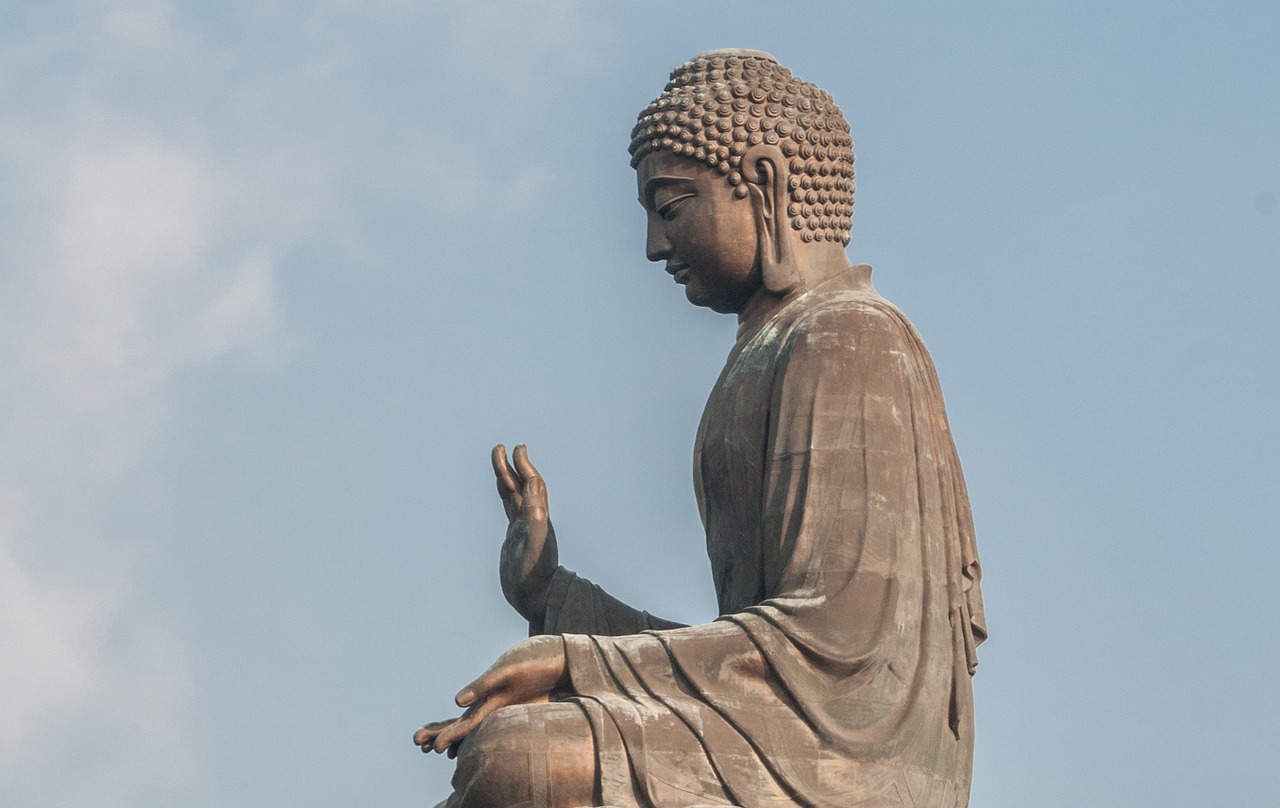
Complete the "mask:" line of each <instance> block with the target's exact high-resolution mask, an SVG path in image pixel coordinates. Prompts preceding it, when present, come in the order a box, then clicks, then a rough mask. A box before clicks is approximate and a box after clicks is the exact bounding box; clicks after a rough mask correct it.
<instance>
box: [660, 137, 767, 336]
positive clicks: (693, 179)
mask: <svg viewBox="0 0 1280 808" xmlns="http://www.w3.org/2000/svg"><path fill="white" fill-rule="evenodd" d="M636 180H637V183H638V185H639V189H640V204H641V205H643V206H644V209H645V212H646V213H647V214H648V217H649V228H648V238H647V241H646V244H645V255H646V256H647V257H648V259H649V260H650V261H665V262H666V264H667V266H666V269H667V272H669V273H671V275H672V277H674V278H675V281H676V283H679V284H683V285H684V293H685V297H687V298H688V299H689V302H690V303H692V304H694V305H695V306H706V307H707V308H710V309H712V310H714V311H718V312H722V313H726V314H727V313H736V312H739V311H741V310H742V308H743V306H745V305H746V303H747V300H748V299H749V298H750V297H751V295H752V294H753V293H754V292H755V291H756V290H757V289H759V288H760V266H759V261H757V255H758V247H757V245H758V243H759V242H758V238H757V233H756V223H755V215H754V213H753V211H752V207H751V203H750V201H748V199H746V198H739V197H737V196H735V195H734V193H733V187H732V186H730V185H729V182H728V181H727V180H726V179H725V176H724V175H723V174H721V173H720V172H719V171H717V170H716V169H714V168H712V167H710V166H708V165H706V164H705V163H700V162H697V161H696V160H692V159H690V158H688V157H681V156H678V155H676V154H673V153H672V152H669V151H665V150H661V151H655V152H651V153H650V154H648V155H645V158H644V159H643V160H641V161H640V164H639V165H637V166H636Z"/></svg>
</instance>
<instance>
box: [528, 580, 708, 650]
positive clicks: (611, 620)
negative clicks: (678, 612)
mask: <svg viewBox="0 0 1280 808" xmlns="http://www.w3.org/2000/svg"><path fill="white" fill-rule="evenodd" d="M681 627H683V624H681V623H675V622H672V621H670V620H664V619H662V618H660V617H654V616H653V615H651V614H649V613H648V612H645V611H642V610H640V609H635V608H633V607H631V606H628V605H627V604H625V603H623V602H622V601H620V600H618V599H617V598H615V597H613V596H612V595H610V594H609V593H608V592H605V591H604V590H603V589H601V588H600V587H599V586H596V585H595V584H593V583H591V581H589V580H587V579H586V578H582V577H580V576H578V575H577V574H575V573H574V572H572V571H571V570H567V569H565V568H564V567H560V568H559V569H557V570H556V572H555V574H554V575H553V576H552V578H551V586H550V588H549V591H548V593H547V608H546V613H545V615H544V617H543V619H542V620H541V621H533V620H531V621H529V634H530V636H533V635H536V634H595V635H599V636H619V635H623V634H638V633H640V632H642V631H650V630H659V631H661V630H666V629H673V628H681Z"/></svg>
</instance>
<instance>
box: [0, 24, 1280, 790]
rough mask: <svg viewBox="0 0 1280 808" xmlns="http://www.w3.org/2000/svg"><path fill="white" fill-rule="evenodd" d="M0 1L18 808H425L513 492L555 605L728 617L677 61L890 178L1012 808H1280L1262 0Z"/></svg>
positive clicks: (982, 738) (5, 486) (1273, 299)
mask: <svg viewBox="0 0 1280 808" xmlns="http://www.w3.org/2000/svg"><path fill="white" fill-rule="evenodd" d="M778 5H779V4H765V3H713V2H708V3H676V2H652V3H646V4H643V5H642V6H641V5H640V4H621V3H616V4H615V3H588V2H573V0H544V1H543V2H525V1H523V0H496V1H495V2H469V3H464V2H455V1H454V0H436V1H435V2H430V1H425V2H416V3H415V2H408V0H372V2H359V3H358V2H352V1H350V0H347V1H345V2H344V1H343V0H316V2H278V3H271V4H261V3H252V2H205V3H194V2H177V1H176V0H118V1H117V2H106V1H105V0H103V2H88V1H87V0H86V1H85V2H59V1H58V0H51V1H49V2H39V3H36V2H7V3H0V188H3V193H2V194H0V245H3V249H0V369H2V370H3V376H4V379H5V384H4V385H3V388H2V390H3V392H2V393H0V804H3V805H5V806H10V805H12V806H23V808H26V807H27V806H32V807H35V806H59V807H60V806H68V805H74V806H87V807H89V808H98V807H99V806H103V807H106V806H131V808H132V807H135V806H136V807H138V808H149V807H151V806H155V807H156V808H160V807H161V806H164V807H166V808H167V807H168V806H172V805H177V804H183V805H190V806H228V805H235V806H264V807H265V808H285V807H286V806H290V807H291V806H301V805H320V806H346V805H363V804H377V805H414V804H419V805H420V804H434V802H435V800H437V799H439V798H440V797H441V796H442V795H443V794H444V793H445V792H446V790H447V780H448V776H449V768H450V767H449V766H448V764H447V763H446V761H444V760H443V759H441V758H435V757H432V758H424V757H423V756H422V755H421V754H420V753H418V752H417V751H416V749H414V748H413V747H412V746H411V744H410V743H409V736H410V734H411V733H412V730H413V729H414V728H415V727H416V726H417V725H418V724H420V723H421V722H423V721H425V720H428V719H434V718H441V717H446V716H448V715H450V714H451V705H450V696H451V694H452V693H454V692H455V691H456V689H457V688H458V687H459V686H460V685H461V684H463V683H465V682H466V681H467V680H469V679H470V678H471V677H472V676H474V675H475V674H476V673H478V672H479V671H480V670H482V669H483V668H484V667H485V666H486V665H487V664H488V663H489V662H490V661H491V660H492V658H493V657H494V656H495V655H496V654H497V653H498V652H499V651H500V650H501V649H503V648H504V647H506V646H507V645H509V644H510V643H512V642H514V641H515V640H517V639H519V637H520V636H521V635H522V632H523V626H522V625H521V623H520V621H519V620H518V618H516V616H515V615H514V613H512V612H511V611H510V610H509V609H508V608H507V607H506V605H505V603H504V602H503V601H502V597H501V594H500V592H499V589H498V584H497V575H496V567H497V549H498V546H499V544H500V542H501V537H502V533H503V526H504V518H503V514H502V510H501V507H500V505H499V503H498V500H497V497H496V495H495V493H494V490H493V483H492V479H491V476H490V473H489V469H488V460H487V455H488V450H489V448H490V447H491V446H492V444H494V443H496V442H499V441H503V442H506V443H508V444H512V443H515V442H519V441H524V442H527V443H529V445H530V447H531V455H532V457H533V459H534V461H535V462H536V463H538V464H539V467H540V468H541V469H542V471H543V473H544V475H545V476H546V478H547V480H548V483H549V487H550V493H551V507H552V516H553V519H554V520H555V522H556V526H557V531H558V533H559V534H560V536H561V554H562V560H563V561H564V563H565V564H566V565H568V566H570V567H572V568H574V569H575V570H577V571H578V572H581V573H583V574H585V575H588V576H590V577H591V578H593V579H594V580H596V581H597V582H599V583H601V584H603V585H604V586H606V588H608V589H610V591H613V592H614V593H615V594H617V595H619V596H621V597H623V598H624V599H626V600H628V601H630V602H633V603H635V604H636V605H638V606H640V607H642V608H647V609H649V610H650V611H652V612H654V613H657V614H661V615H663V616H667V617H670V618H672V619H679V620H683V621H686V622H693V621H701V620H707V619H710V618H712V617H714V596H713V593H712V589H711V583H710V579H709V575H708V569H707V563H706V560H705V556H704V554H703V550H702V539H701V536H700V530H699V526H698V520H697V514H696V509H695V506H694V502H693V494H692V488H691V481H690V451H691V447H692V441H693V435H694V431H695V428H696V424H697V420H698V417H699V414H700V412H701V407H702V404H703V402H704V400H705V397H706V394H707V392H708V390H709V389H710V387H711V384H712V382H713V381H714V379H715V377H716V375H717V373H718V371H719V369H720V366H721V364H722V362H723V360H724V356H725V354H726V353H727V351H728V348H729V346H730V343H731V341H732V335H733V331H734V324H733V322H732V321H731V319H729V318H725V317H721V316H718V315H714V314H712V313H710V312H707V311H703V310H697V309H694V308H693V307H690V306H688V305H687V304H686V303H685V302H684V301H683V296H682V294H681V292H680V290H679V289H678V288H677V287H675V286H674V285H673V284H671V282H670V278H669V277H668V276H667V275H666V274H665V273H663V272H662V271H661V269H660V268H658V267H657V266H654V265H650V264H648V263H647V262H646V261H645V260H644V257H643V248H642V243H643V219H642V217H641V215H640V210H639V208H638V206H637V205H636V202H635V191H634V178H633V176H632V172H631V170H630V168H629V167H628V162H627V157H626V146H627V143H628V134H629V132H630V128H631V125H632V123H633V121H634V117H635V115H636V113H637V112H638V111H639V110H641V109H642V108H643V107H644V106H645V104H647V103H648V101H649V100H650V99H652V98H653V97H654V96H655V95H656V94H657V93H658V92H659V91H660V90H661V88H662V85H663V84H664V82H665V80H666V76H667V73H668V72H669V71H670V69H671V68H672V67H674V66H675V65H677V64H679V63H680V62H682V61H684V60H685V59H687V58H688V57H690V56H692V55H693V54H695V53H698V52H700V51H702V50H706V49H710V48H716V47H745V48H756V49H761V50H766V51H769V52H771V53H773V54H775V55H776V56H777V57H778V58H779V59H780V60H781V61H782V62H783V63H784V64H786V65H788V66H789V67H790V68H792V70H793V71H794V72H795V73H796V74H797V75H799V76H801V77H802V78H806V79H808V80H811V81H814V82H816V83H817V84H819V85H821V86H822V87H824V88H825V89H827V90H829V91H830V92H831V93H832V94H833V95H834V96H835V98H836V100H837V102H838V103H839V104H840V105H841V107H842V108H843V109H844V111H845V113H846V116H847V117H848V118H849V120H850V123H851V125H852V128H853V135H854V138H855V141H856V147H855V148H856V151H857V154H858V160H857V171H858V195H857V207H856V213H855V217H854V240H853V243H852V245H851V246H850V248H849V255H850V257H851V259H852V260H854V261H855V262H866V263H870V264H872V265H873V266H874V267H875V280H876V283H877V286H878V287H879V289H880V290H881V292H882V293H884V294H885V295H886V296H887V297H889V298H890V299H892V300H894V301H895V302H896V303H898V304H899V305H900V306H901V307H902V308H903V309H904V310H905V311H906V312H907V313H908V315H909V316H910V317H911V318H912V320H913V321H914V322H915V324H916V325H917V327H918V328H919V329H920V331H921V332H922V334H923V335H924V337H925V340H926V341H927V342H928V344H929V346H930V349H931V351H932V353H933V355H934V359H935V361H936V363H937V365H938V367H939V371H940V373H941V376H942V381H943V386H944V390H945V392H946V395H947V401H948V406H949V411H950V416H951V420H952V426H953V430H954V433H955V435H956V439H957V442H958V445H959V448H960V452H961V457H962V458H963V460H964V462H965V468H966V473H967V477H968V481H969V488H970V492H971V495H972V498H973V504H974V511H975V517H976V521H977V527H978V535H979V546H980V550H981V552H982V555H983V561H984V567H985V572H986V579H985V584H984V590H985V593H986V597H987V609H988V618H989V622H990V626H991V630H992V638H991V640H990V642H989V643H987V644H986V645H984V647H983V655H982V664H981V667H980V669H979V673H978V676H977V679H976V688H977V698H978V721H979V726H978V744H977V763H976V768H975V786H974V797H973V804H974V805H975V806H982V808H1004V807H1007V808H1022V807H1023V806H1027V805H1035V806H1039V807H1040V808H1078V807H1079V806H1081V805H1116V806H1133V807H1134V808H1140V807H1142V806H1152V807H1153V808H1154V807H1155V806H1160V808H1181V807H1186V808H1191V807H1192V806H1204V805H1266V804H1270V803H1272V802H1274V800H1275V798H1276V795H1277V794H1278V793H1280V782H1278V778H1277V775H1276V766H1275V764H1274V760H1275V758H1276V756H1277V753H1280V741H1278V740H1277V738H1278V737H1280V734H1278V733H1277V730H1276V726H1277V722H1278V721H1280V699H1278V698H1277V695H1276V692H1277V691H1276V688H1275V686H1274V681H1273V680H1274V670H1275V668H1276V666H1277V663H1278V662H1280V632H1277V631H1276V630H1275V626H1274V615H1275V614H1276V613H1277V612H1280V595H1278V594H1277V591H1276V587H1275V575H1276V571H1277V570H1278V569H1280V550H1278V549H1277V541H1276V540H1277V538H1278V536H1277V527H1276V526H1277V525H1278V524H1280V496H1278V492H1280V460H1278V459H1277V458H1278V457H1280V428H1278V427H1277V423H1276V417H1275V413H1276V412H1277V411H1280V373H1278V371H1280V354H1278V347H1280V326H1277V321H1276V316H1275V311H1276V309H1277V307H1280V280H1278V279H1277V269H1280V159H1277V156H1276V142H1277V135H1278V133H1280V63H1278V62H1277V60H1276V56H1275V42H1276V41H1277V40H1280V11H1277V7H1276V6H1275V5H1274V4H1270V3H1252V4H1250V3H1222V4H1215V5H1213V6H1212V7H1210V6H1209V5H1207V4H1195V3H1179V2H1172V3H1165V4H1158V5H1157V4H1150V3H1144V4H1138V3H1114V2H1113V3H1087V2H1086V3H1080V2H1076V3H1070V4H1068V3H1034V4H1027V3H1007V4H1006V3H973V4H960V3H949V2H948V3H941V2H940V3H930V4H892V5H890V4H883V3H862V2H847V3H846V2H841V3H814V2H796V3H790V4H787V6H786V10H785V11H780V10H779V8H778Z"/></svg>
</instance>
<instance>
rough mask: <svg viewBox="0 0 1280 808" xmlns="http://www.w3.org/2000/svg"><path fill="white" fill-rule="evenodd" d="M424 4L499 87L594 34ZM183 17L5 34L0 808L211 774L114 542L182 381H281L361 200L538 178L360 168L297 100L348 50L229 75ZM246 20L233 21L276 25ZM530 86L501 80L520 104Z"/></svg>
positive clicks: (308, 53)
mask: <svg viewBox="0 0 1280 808" xmlns="http://www.w3.org/2000/svg"><path fill="white" fill-rule="evenodd" d="M429 5H430V6H431V7H432V8H434V9H435V10H436V11H438V13H439V14H440V15H441V19H442V20H447V25H448V27H449V29H450V31H451V35H450V36H449V37H447V39H445V40H442V42H444V41H447V42H448V43H450V44H449V45H448V46H449V47H452V48H455V49H457V51H456V54H457V55H458V56H459V58H464V59H465V60H466V61H468V63H470V64H484V65H487V66H488V69H491V70H493V71H495V72H505V73H507V74H510V75H525V74H527V73H529V71H528V69H527V63H528V62H529V60H536V59H553V58H554V59H561V58H563V56H564V53H565V52H566V51H567V50H568V48H567V46H568V44H569V42H570V41H571V39H572V37H573V31H574V24H573V23H574V19H575V18H577V17H578V16H580V15H581V14H583V13H586V12H585V11H584V8H586V7H585V6H584V5H583V4H581V3H577V2H569V1H568V0H557V2H554V3H550V4H545V3H532V2H524V1H523V0H506V1H505V2H502V3H500V4H490V5H487V4H469V3H462V2H440V3H436V4H429ZM322 6H324V4H319V6H317V8H319V7H322ZM329 6H330V7H331V8H333V9H339V10H340V11H341V12H342V14H349V15H369V14H383V15H388V14H419V15H420V14H422V12H423V4H400V3H396V2H389V3H383V4H381V5H379V6H377V7H376V8H375V9H374V10H366V9H365V8H364V6H363V4H360V5H354V4H343V3H340V2H333V3H330V4H329ZM195 8H196V7H195V6H186V5H184V4H181V3H177V2H171V1H170V0H126V1H125V2H96V1H94V0H86V2H67V3H57V4H50V7H49V8H46V9H43V10H42V9H41V8H36V7H33V8H32V9H31V10H30V11H29V12H27V13H25V14H24V15H23V22H24V28H23V29H22V32H21V33H16V32H14V31H10V32H7V33H0V182H3V183H4V185H5V199H4V200H0V205H3V206H4V207H3V209H0V242H3V243H4V244H5V252H4V254H3V255H0V368H3V371H4V378H5V385H4V390H3V394H2V395H0V716H3V720H0V802H2V801H4V800H5V798H6V796H8V797H10V798H12V797H15V796H21V797H23V798H33V799H35V798H37V796H36V795H38V799H39V801H40V804H47V805H72V804H74V805H83V806H117V805H118V806H124V805H137V804H139V803H140V802H146V801H147V799H150V800H152V801H153V802H154V800H155V799H157V797H156V796H155V795H157V794H164V793H174V794H178V793H187V794H190V793H195V791H196V790H197V788H198V785H199V784H201V783H202V782H203V781H204V780H205V779H206V778H207V777H209V773H207V772H202V771H201V769H200V767H199V766H198V765H196V763H195V760H196V757H197V755H196V754H195V752H194V751H192V750H197V749H198V745H199V742H198V740H193V739H192V738H191V734H190V733H189V732H186V731H185V730H186V729H187V728H188V722H189V721H190V720H191V718H192V716H193V713H194V712H195V711H197V710H198V709H199V706H200V704H199V702H200V681H199V666H198V664H197V663H196V661H195V660H196V659H198V658H199V656H200V654H201V653H202V652H203V649H198V648H196V647H194V644H193V640H192V638H191V637H189V636H187V634H186V633H185V631H184V626H183V625H182V623H181V621H180V620H179V619H178V618H177V617H176V616H173V617H171V616H169V615H170V613H171V612H173V611H174V610H173V607H174V606H175V605H179V606H180V604H171V603H167V602H166V601H165V600H164V597H163V596H161V595H160V594H159V593H158V592H157V591H156V588H155V587H153V586H152V585H151V584H149V582H148V581H149V578H148V576H149V574H150V570H149V566H148V565H149V564H151V563H152V559H154V558H155V557H156V556H163V554H164V552H165V548H164V545H165V543H166V541H168V539H167V538H166V537H165V536H163V535H157V533H156V530H155V528H154V527H148V526H138V527H137V528H136V529H134V528H130V527H125V528H121V527H120V524H121V521H122V519H121V518H120V513H121V508H120V507H119V505H118V503H119V502H121V501H128V500H129V499H130V498H136V496H137V493H136V491H137V489H139V488H145V487H146V485H147V481H148V480H150V479H155V478H156V477H157V475H159V474H160V473H161V469H160V467H159V464H160V462H161V459H162V458H163V456H164V454H165V450H166V447H167V443H168V442H169V441H170V440H171V439H172V436H171V435H170V434H169V432H168V431H167V423H168V419H169V417H170V415H171V410H172V408H173V407H174V406H175V390H176V383H177V381H178V380H179V378H180V377H182V376H183V375H184V374H188V373H190V372H192V371H193V370H195V369H198V368H200V367H201V366H203V365H207V364H209V363H211V362H214V361H227V360H230V361H232V362H236V363H240V364H241V365H244V366H246V367H250V366H256V367H266V368H273V367H278V366H279V363H281V362H286V361H287V357H288V355H289V351H290V350H291V346H292V345H293V340H294V337H292V336H291V334H290V330H289V327H288V323H287V322H286V321H285V318H284V316H283V315H282V308H281V302H280V296H281V294H282V293H283V292H282V288H281V281H280V277H279V267H280V262H281V260H282V257H284V256H287V254H288V252H289V250H290V248H291V247H292V246H294V245H296V244H297V243H299V242H300V241H306V240H324V241H327V242H329V243H337V244H339V245H341V248H344V249H350V250H351V251H352V252H353V253H354V252H359V250H360V249H361V245H360V241H361V236H360V234H359V233H358V232H356V231H355V228H356V227H357V225H355V224H353V223H352V220H353V218H355V217H349V216H347V215H346V214H345V213H344V205H353V204H358V203H357V202H353V201H352V199H353V198H355V197H358V196H359V193H355V194H354V196H353V192H352V191H351V188H352V187H357V186H358V187H359V188H360V192H362V193H368V188H369V186H370V184H371V182H370V181H371V180H372V184H373V185H375V186H376V185H377V184H378V183H380V182H382V181H383V180H384V179H387V180H390V179H391V178H399V181H400V182H401V183H402V184H403V187H414V186H413V183H417V184H418V185H417V187H419V188H420V193H421V194H422V200H423V201H425V202H426V203H427V204H438V205H442V206H443V205H451V206H456V205H458V204H459V203H461V204H463V206H464V207H465V206H466V205H467V204H481V203H482V202H483V201H484V200H486V199H493V198H500V199H503V200H505V203H506V204H508V205H517V206H518V205H525V204H532V202H533V200H534V197H535V195H536V193H537V191H538V189H539V188H540V187H542V186H543V185H545V183H546V182H548V180H549V172H548V170H547V169H545V168H543V167H539V166H537V165H524V166H519V165H516V166H514V167H513V165H512V164H511V163H508V164H506V165H504V166H503V167H502V168H501V169H495V168H494V167H492V166H490V165H488V164H487V163H486V161H485V160H484V159H482V156H481V155H480V154H477V153H472V152H469V151H467V150H466V148H465V144H462V146H463V147H462V148H459V144H454V147H455V150H453V151H450V150H446V149H443V148H438V147H437V146H436V145H434V144H432V143H431V142H421V143H409V144H407V145H403V144H402V145H401V146H399V147H398V148H397V149H392V150H390V151H389V152H387V153H386V154H384V156H382V157H381V158H379V156H378V155H376V154H370V153H367V151H368V150H365V149H363V147H364V145H365V144H364V143H363V142H362V141H361V140H360V138H361V137H365V135H360V134H353V129H352V128H351V126H350V124H346V125H344V124H343V122H342V120H341V119H340V118H334V117H325V116H327V115H329V113H330V112H331V110H329V109H327V108H326V109H319V108H316V109H312V108H311V107H309V106H308V104H315V102H314V100H311V99H313V98H316V97H324V94H325V93H326V92H330V91H333V92H338V90H335V89H334V88H335V87H338V86H341V78H342V71H343V70H344V69H346V68H348V67H349V66H350V64H351V63H352V60H358V58H359V54H358V52H357V50H355V49H353V48H352V46H350V45H348V46H347V47H346V49H345V50H344V49H343V48H340V47H330V46H329V45H325V46H323V47H317V48H315V49H313V50H307V49H306V48H303V49H302V50H301V51H300V52H293V53H290V52H286V51H284V50H282V51H281V52H280V53H279V54H275V53H273V54H272V57H273V59H272V61H271V62H270V63H267V62H265V61H264V62H262V64H261V71H260V72H248V73H242V72H237V69H236V65H237V64H238V62H239V57H240V55H241V54H239V53H237V51H236V47H238V46H237V45H235V44H234V43H229V42H228V41H225V40H219V39H217V37H212V38H211V37H210V35H208V33H207V32H204V33H203V34H201V33H199V32H196V31H194V30H193V29H190V23H191V20H192V19H193V18H194V16H198V13H199V12H198V11H193V10H194V9H195ZM254 8H255V7H253V6H248V5H246V6H244V7H243V8H241V9H240V11H238V12H236V13H243V14H247V15H253V14H259V13H262V14H266V13H268V12H266V11H257V10H254ZM272 13H275V12H272ZM281 13H285V12H281ZM297 13H299V14H301V12H297ZM433 13H434V12H433ZM302 16H308V17H309V19H308V20H307V21H306V22H305V25H301V26H300V27H301V28H302V29H304V30H305V31H307V32H308V34H307V35H309V36H312V37H313V38H315V39H319V40H326V38H328V39H327V40H326V41H333V40H335V39H337V38H340V33H341V32H340V31H338V30H337V28H334V30H317V26H318V27H319V28H321V29H323V28H324V26H325V25H328V26H330V27H334V26H338V25H339V23H340V19H337V18H335V19H331V20H328V21H327V22H326V21H324V20H323V19H322V18H321V17H320V16H319V15H318V14H311V15H302ZM184 26H185V27H184ZM586 51H587V49H583V48H579V49H577V51H576V53H577V54H578V57H581V56H582V54H583V53H584V52H586ZM259 56H260V54H259ZM533 81H534V80H533V79H531V78H530V79H527V80H526V81H525V82H523V83H522V82H513V83H509V84H508V85H506V86H508V87H517V88H521V89H519V91H518V92H516V95H520V96H521V98H520V100H521V102H522V103H531V101H530V98H531V97H532V96H534V95H536V91H537V88H536V86H535V85H534V83H533ZM140 88H141V89H140ZM341 92H353V90H351V89H350V88H346V89H343V90H341ZM513 92H515V91H513ZM295 102H297V106H291V105H292V104H294V103H295ZM280 109H284V110H286V111H285V112H282V113H281V114H280V115H279V116H278V117H277V116H275V115H274V113H275V112H276V111H277V110H280ZM322 113H323V114H322ZM371 174H372V175H374V176H372V177H371V176H370V175H371ZM384 174H385V175H386V176H385V177H384V176H383V175H384ZM344 200H345V201H344ZM468 200H470V201H469V202H468ZM123 521H125V522H126V523H127V519H125V520H123ZM84 743H88V744H89V745H90V747H92V750H93V751H92V754H79V753H77V752H76V751H75V750H76V749H77V748H78V745H80V744H84ZM69 771H74V772H75V774H76V776H74V777H67V776H66V774H67V772H69ZM24 801H28V802H29V800H24Z"/></svg>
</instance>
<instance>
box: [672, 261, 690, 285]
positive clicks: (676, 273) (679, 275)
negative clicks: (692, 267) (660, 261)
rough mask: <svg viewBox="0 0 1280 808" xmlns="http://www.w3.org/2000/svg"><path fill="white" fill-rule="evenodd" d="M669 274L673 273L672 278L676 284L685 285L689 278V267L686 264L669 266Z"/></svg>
mask: <svg viewBox="0 0 1280 808" xmlns="http://www.w3.org/2000/svg"><path fill="white" fill-rule="evenodd" d="M667 272H669V273H671V277H672V278H674V279H675V282H676V283H684V282H685V280H687V279H688V277H689V265H688V264H685V263H678V264H667Z"/></svg>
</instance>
